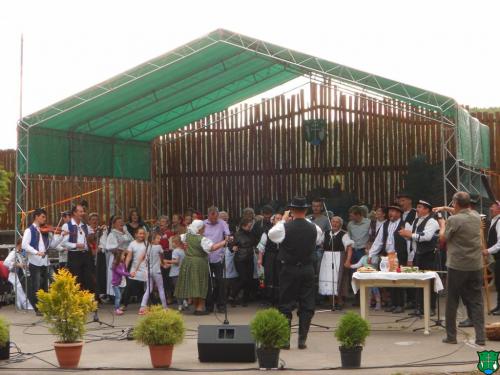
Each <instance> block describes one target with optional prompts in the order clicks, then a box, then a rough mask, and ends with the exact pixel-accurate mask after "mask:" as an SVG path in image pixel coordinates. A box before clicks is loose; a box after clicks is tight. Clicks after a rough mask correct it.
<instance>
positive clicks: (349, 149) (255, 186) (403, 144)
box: [153, 83, 441, 214]
mask: <svg viewBox="0 0 500 375" xmlns="http://www.w3.org/2000/svg"><path fill="white" fill-rule="evenodd" d="M309 89H310V92H305V91H304V90H302V91H301V92H300V93H299V94H297V95H292V96H289V97H285V96H278V97H275V98H273V99H270V100H266V101H263V102H262V103H260V104H258V105H256V106H253V107H248V106H247V105H242V106H241V107H240V108H239V109H238V110H236V109H232V110H226V111H223V112H221V113H216V114H213V115H211V116H209V117H207V118H205V119H203V120H201V121H198V122H197V123H194V124H190V125H188V126H187V127H186V128H184V129H182V130H180V131H177V132H173V133H170V134H167V135H165V136H163V137H160V139H159V140H158V142H156V143H155V145H154V146H153V147H154V154H155V157H154V160H157V163H156V165H155V166H154V167H156V171H155V174H156V176H157V178H156V181H157V182H156V184H157V186H156V189H157V190H158V191H161V200H162V204H163V205H162V206H163V209H164V210H168V211H169V212H182V211H183V210H184V209H186V208H187V207H194V208H198V209H206V207H208V206H209V205H211V204H216V205H218V207H221V208H224V209H228V210H230V211H231V212H232V213H233V214H238V213H239V212H241V210H242V208H244V207H246V206H256V205H258V204H259V203H262V202H265V201H268V200H289V199H290V198H291V197H293V196H294V195H297V194H301V195H305V194H307V193H308V192H309V191H310V190H312V189H315V188H331V187H332V186H333V182H334V180H335V178H338V179H340V180H341V181H342V185H343V188H344V190H347V191H353V192H354V193H355V194H356V196H357V197H358V198H360V199H361V200H363V201H365V202H369V203H382V202H383V203H385V202H391V201H392V200H393V199H394V197H395V195H396V193H397V192H398V191H399V190H400V189H402V187H403V177H404V175H405V173H406V170H407V163H408V161H409V160H410V159H411V158H412V157H413V156H414V155H418V154H424V155H426V156H427V159H428V161H429V162H430V163H437V162H440V160H441V148H440V144H441V138H440V130H439V125H438V124H437V122H436V120H434V119H433V118H434V116H435V114H434V113H429V112H428V111H426V110H424V109H422V108H415V107H410V106H409V105H408V104H406V103H400V102H397V101H392V100H391V101H390V100H385V101H380V100H373V99H372V98H368V97H366V96H364V95H361V94H356V95H347V94H345V93H343V92H341V91H340V90H338V89H337V88H329V87H326V86H322V85H317V84H314V83H313V84H311V85H310V87H309ZM310 118H323V119H325V120H326V121H327V124H328V129H327V135H326V139H325V141H324V142H322V143H321V145H319V146H312V145H311V144H309V143H307V142H306V141H305V140H304V136H303V128H302V121H303V120H304V119H310ZM208 124H211V125H210V126H207V125H208ZM205 126H206V128H204V127H205ZM197 129H201V130H198V131H196V130H197Z"/></svg>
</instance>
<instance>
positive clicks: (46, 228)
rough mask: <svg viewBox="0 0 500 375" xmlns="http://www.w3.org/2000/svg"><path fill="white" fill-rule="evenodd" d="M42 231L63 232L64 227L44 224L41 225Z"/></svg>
mask: <svg viewBox="0 0 500 375" xmlns="http://www.w3.org/2000/svg"><path fill="white" fill-rule="evenodd" d="M40 233H42V234H47V233H54V234H61V233H62V229H61V228H59V227H54V226H53V225H48V224H46V225H43V226H41V227H40Z"/></svg>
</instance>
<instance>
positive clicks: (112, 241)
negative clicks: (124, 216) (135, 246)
mask: <svg viewBox="0 0 500 375" xmlns="http://www.w3.org/2000/svg"><path fill="white" fill-rule="evenodd" d="M103 237H104V236H103ZM133 240H134V239H133V238H132V236H131V235H130V233H129V232H128V231H127V230H125V229H124V231H123V232H120V231H119V230H117V229H111V232H110V233H108V234H107V235H106V239H105V241H106V242H105V243H104V249H105V250H107V251H113V250H116V249H121V250H127V248H128V246H129V245H130V242H132V241H133Z"/></svg>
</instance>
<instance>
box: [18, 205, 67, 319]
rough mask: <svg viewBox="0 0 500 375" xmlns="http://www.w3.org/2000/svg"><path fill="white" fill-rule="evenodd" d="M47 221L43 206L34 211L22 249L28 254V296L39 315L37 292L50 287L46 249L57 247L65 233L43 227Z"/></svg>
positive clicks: (24, 236) (24, 235)
mask: <svg viewBox="0 0 500 375" xmlns="http://www.w3.org/2000/svg"><path fill="white" fill-rule="evenodd" d="M46 223H47V212H46V211H45V210H44V209H43V208H37V209H36V210H35V211H34V212H33V224H31V225H30V226H29V227H28V228H27V229H26V230H25V231H24V234H23V241H22V249H23V250H24V251H26V253H27V254H28V267H29V271H30V288H29V289H30V290H29V293H28V298H29V300H30V302H31V304H32V305H33V307H34V308H35V312H36V314H37V315H40V313H39V312H38V309H37V307H36V304H37V302H38V300H37V297H36V292H37V291H38V290H39V289H43V290H45V291H46V290H47V288H48V274H47V266H48V264H49V260H48V257H47V254H46V251H47V249H49V248H55V247H57V246H58V245H59V244H60V243H61V242H62V241H63V238H64V233H61V234H54V232H56V228H51V229H53V230H52V231H49V230H48V228H45V229H42V228H43V227H44V226H45V225H46ZM57 231H58V230H57Z"/></svg>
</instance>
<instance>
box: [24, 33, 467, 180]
mask: <svg viewBox="0 0 500 375" xmlns="http://www.w3.org/2000/svg"><path fill="white" fill-rule="evenodd" d="M311 74H318V75H321V76H323V77H325V78H331V79H333V80H337V81H341V82H343V83H348V84H350V85H354V86H357V87H360V88H362V89H364V90H368V92H373V93H378V94H382V95H384V96H387V97H392V98H395V99H398V100H403V101H406V102H408V103H411V104H413V105H418V106H421V107H424V108H427V109H429V110H432V111H436V112H440V113H443V114H445V115H450V114H452V113H453V114H454V111H455V105H456V103H455V101H454V100H453V99H452V98H449V97H446V96H443V95H439V94H436V93H433V92H430V91H426V90H423V89H420V88H417V87H414V86H411V85H406V84H403V83H401V82H397V81H394V80H391V79H387V78H383V77H380V76H376V75H373V74H369V73H366V72H363V71H360V70H357V69H352V68H349V67H347V66H344V65H340V64H337V63H334V62H331V61H327V60H324V59H320V58H317V57H314V56H311V55H307V54H304V53H301V52H297V51H293V50H290V49H287V48H283V47H280V46H277V45H274V44H271V43H267V42H264V41H261V40H257V39H253V38H250V37H246V36H243V35H240V34H236V33H233V32H230V31H227V30H216V31H214V32H212V33H210V34H208V35H206V36H205V37H202V38H200V39H197V40H194V41H192V42H190V43H188V44H186V45H184V46H181V47H179V48H177V49H175V50H173V51H171V52H168V53H166V54H164V55H162V56H159V57H157V58H154V59H152V60H150V61H147V62H145V63H144V64H141V65H139V66H137V67H135V68H132V69H130V70H128V71H126V72H124V73H122V74H119V75H117V76H115V77H113V78H111V79H109V80H107V81H105V82H102V83H100V84H97V85H95V86H93V87H91V88H89V89H87V90H84V91H82V92H80V93H77V94H75V95H73V96H71V97H69V98H67V99H64V100H62V101H60V102H58V103H55V104H54V105H51V106H49V107H47V108H45V109H43V110H41V111H38V112H36V113H33V114H31V115H29V116H26V117H25V118H24V119H23V120H22V122H23V125H25V126H26V127H27V129H28V130H27V132H28V133H29V140H30V141H29V144H30V147H29V148H28V150H29V163H28V165H29V173H32V174H33V173H40V174H50V175H52V174H57V175H70V176H72V175H78V176H82V175H86V176H102V177H119V178H120V177H121V178H138V179H143V178H149V162H150V158H151V156H150V142H151V141H152V140H153V139H154V138H156V137H158V136H160V135H163V134H166V133H168V132H172V131H175V130H177V129H179V128H182V127H184V126H185V125H187V124H189V123H191V122H193V121H196V120H199V119H201V118H203V117H205V116H207V115H209V114H212V113H215V112H219V111H221V110H223V109H225V108H227V107H229V106H231V105H234V104H236V103H238V102H241V101H243V100H245V99H248V98H250V97H253V96H255V95H258V94H260V93H262V92H265V91H268V90H270V89H272V88H274V87H276V86H279V85H281V84H283V83H286V82H288V81H290V80H292V79H294V78H297V77H299V76H302V75H311ZM22 131H24V130H22ZM476 137H477V134H476ZM20 138H21V139H24V137H20ZM464 147H465V146H464ZM24 149H25V147H24V145H21V144H20V145H18V150H24ZM464 150H465V148H464ZM88 151H90V152H88ZM20 165H22V163H20Z"/></svg>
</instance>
